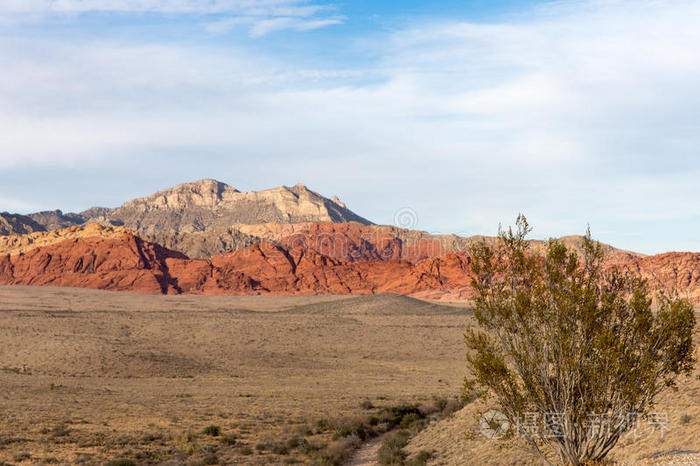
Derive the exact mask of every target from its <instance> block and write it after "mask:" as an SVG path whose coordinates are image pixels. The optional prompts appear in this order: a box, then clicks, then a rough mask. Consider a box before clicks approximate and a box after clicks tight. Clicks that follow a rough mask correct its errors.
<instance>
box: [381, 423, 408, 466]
mask: <svg viewBox="0 0 700 466" xmlns="http://www.w3.org/2000/svg"><path fill="white" fill-rule="evenodd" d="M410 437H411V434H410V433H409V432H408V431H406V430H400V431H398V432H396V433H394V434H391V435H389V436H388V437H387V438H386V439H385V440H384V441H383V442H382V445H381V447H379V451H378V452H377V457H378V459H379V464H382V465H403V463H404V460H405V459H406V456H407V455H406V452H404V451H403V447H405V446H406V445H407V444H408V440H409V439H410Z"/></svg>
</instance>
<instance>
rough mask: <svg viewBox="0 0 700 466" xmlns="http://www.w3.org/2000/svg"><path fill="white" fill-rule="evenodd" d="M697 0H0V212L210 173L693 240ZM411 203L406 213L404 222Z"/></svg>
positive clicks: (372, 199)
mask: <svg viewBox="0 0 700 466" xmlns="http://www.w3.org/2000/svg"><path fill="white" fill-rule="evenodd" d="M698 24H700V1H687V0H672V1H671V0H576V1H573V0H572V1H567V0H563V1H535V0H519V1H516V0H512V1H498V2H496V1H492V0H489V1H487V0H472V1H468V0H463V1H433V2H425V1H417V0H404V1H381V0H345V1H337V2H326V1H324V0H0V211H5V210H7V211H10V212H20V213H28V212H32V211H38V210H49V209H62V210H64V211H81V210H84V209H86V208H88V207H91V206H93V205H99V206H108V207H115V206H118V205H120V204H121V203H123V202H124V201H126V200H129V199H132V198H134V197H140V196H144V195H147V194H150V193H152V192H154V191H156V190H159V189H163V188H166V187H169V186H173V185H175V184H178V183H183V182H188V181H194V180H197V179H201V178H215V179H218V180H220V181H223V182H226V183H228V184H230V185H232V186H234V187H236V188H237V189H239V190H242V191H248V190H261V189H266V188H271V187H275V186H280V185H287V186H291V185H294V184H296V183H298V182H302V183H304V184H306V185H307V186H308V187H309V188H310V189H313V190H315V191H317V192H319V193H321V194H323V195H326V196H328V197H330V196H332V195H337V196H338V197H340V199H341V200H343V201H344V202H345V203H346V204H347V205H348V207H349V208H350V209H352V210H353V211H354V212H356V213H358V214H359V215H362V216H364V217H366V218H368V219H370V220H372V221H374V222H376V223H383V224H401V225H407V226H411V227H413V228H417V229H421V230H426V231H429V232H432V233H458V234H464V235H473V234H494V233H495V232H496V230H497V228H498V224H499V223H503V224H504V225H507V224H510V223H513V221H514V220H515V217H516V215H517V214H518V213H520V212H522V213H524V214H525V215H526V216H527V217H528V220H529V222H530V223H531V224H532V225H533V227H534V231H533V237H538V238H546V237H550V236H561V235H568V234H578V233H582V232H584V230H585V228H586V225H588V224H590V226H591V229H592V232H593V235H594V236H595V237H596V238H598V239H600V240H601V241H604V242H606V243H611V244H613V245H615V246H617V247H620V248H624V249H629V250H635V251H639V252H643V253H649V254H651V253H659V252H664V251H671V250H676V251H700V234H699V232H700V150H699V149H700V53H698V50H700V28H698V27H697V25H698ZM407 222H408V223H407Z"/></svg>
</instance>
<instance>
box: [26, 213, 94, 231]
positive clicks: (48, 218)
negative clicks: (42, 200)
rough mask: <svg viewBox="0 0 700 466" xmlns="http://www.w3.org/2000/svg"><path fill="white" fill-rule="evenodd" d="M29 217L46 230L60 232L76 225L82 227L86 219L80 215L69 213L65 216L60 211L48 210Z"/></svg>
mask: <svg viewBox="0 0 700 466" xmlns="http://www.w3.org/2000/svg"><path fill="white" fill-rule="evenodd" d="M27 217H29V218H31V219H32V220H34V221H35V222H36V223H38V224H40V225H41V226H43V227H44V229H45V230H48V231H51V230H59V229H61V228H67V227H71V226H75V225H80V224H82V223H84V222H85V220H86V219H85V218H84V217H83V216H82V215H80V214H73V213H67V214H64V213H63V212H62V211H60V210H46V211H43V212H36V213H33V214H28V215H27Z"/></svg>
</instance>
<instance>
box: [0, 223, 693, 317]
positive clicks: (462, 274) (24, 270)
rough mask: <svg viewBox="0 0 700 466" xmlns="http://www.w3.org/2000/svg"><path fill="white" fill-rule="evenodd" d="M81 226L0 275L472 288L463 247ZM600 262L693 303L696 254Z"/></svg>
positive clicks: (231, 286) (259, 287)
mask: <svg viewBox="0 0 700 466" xmlns="http://www.w3.org/2000/svg"><path fill="white" fill-rule="evenodd" d="M73 228H75V227H73ZM81 228H82V231H83V232H85V231H87V233H84V234H85V235H88V236H84V235H79V234H76V235H77V236H72V237H71V236H70V235H68V234H67V233H64V235H66V237H67V239H63V240H60V241H58V242H54V243H50V242H46V243H45V245H43V246H39V247H34V248H32V249H27V248H25V249H24V250H23V252H22V253H14V254H5V255H0V284H8V285H12V284H16V285H51V286H74V287H86V288H98V289H106V290H116V291H136V292H144V293H155V294H209V295H220V294H375V293H399V294H404V295H410V296H414V297H420V298H431V299H468V298H470V297H472V296H473V289H472V288H471V271H470V268H469V263H470V258H469V256H468V255H467V254H466V253H464V252H456V253H454V252H450V253H445V254H443V255H441V256H440V257H432V258H427V259H425V260H422V261H420V262H417V263H411V262H409V261H405V260H397V259H391V258H390V259H386V258H383V257H381V254H380V255H378V256H377V258H371V257H368V258H367V259H366V260H342V259H338V258H334V257H330V256H329V255H327V254H324V253H323V252H319V251H317V250H315V249H313V248H307V247H305V246H304V245H283V244H273V243H271V242H262V243H257V244H254V245H253V246H250V247H248V248H245V249H241V250H238V251H234V252H230V253H226V254H221V255H217V256H214V257H212V258H211V259H210V260H191V259H188V258H187V257H186V256H185V255H183V254H181V253H178V252H175V251H171V250H169V249H167V248H164V247H162V246H160V245H157V244H154V243H150V242H148V241H144V240H143V239H141V238H139V237H138V236H136V235H134V234H133V233H131V232H128V231H123V230H114V229H112V230H110V229H109V228H106V227H100V226H88V227H81ZM88 230H90V231H88ZM90 234H94V235H96V236H89V235H90ZM43 235H46V234H45V233H44V234H43ZM42 237H45V236H42ZM375 252H377V251H376V250H375ZM380 252H381V250H380ZM606 266H607V267H613V266H617V267H620V268H621V269H623V270H630V271H633V272H635V273H638V274H640V275H642V276H643V277H646V278H648V279H649V287H650V289H651V290H652V292H656V291H662V290H665V291H670V290H677V291H678V292H679V293H680V294H681V296H684V297H688V298H689V299H690V300H691V301H692V302H693V303H695V304H700V254H699V253H667V254H660V255H656V256H647V257H638V256H633V255H630V254H627V253H621V252H618V253H615V254H613V255H611V256H610V257H609V258H608V261H607V265H606Z"/></svg>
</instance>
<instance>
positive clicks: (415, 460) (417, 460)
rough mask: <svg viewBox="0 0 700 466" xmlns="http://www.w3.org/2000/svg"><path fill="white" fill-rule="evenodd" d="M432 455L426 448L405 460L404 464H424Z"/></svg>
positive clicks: (421, 465)
mask: <svg viewBox="0 0 700 466" xmlns="http://www.w3.org/2000/svg"><path fill="white" fill-rule="evenodd" d="M432 457H433V453H432V452H429V451H427V450H421V451H419V452H418V453H417V454H416V456H414V457H412V458H409V459H408V460H406V463H405V464H406V466H425V465H426V464H427V463H428V460H429V459H430V458H432Z"/></svg>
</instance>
